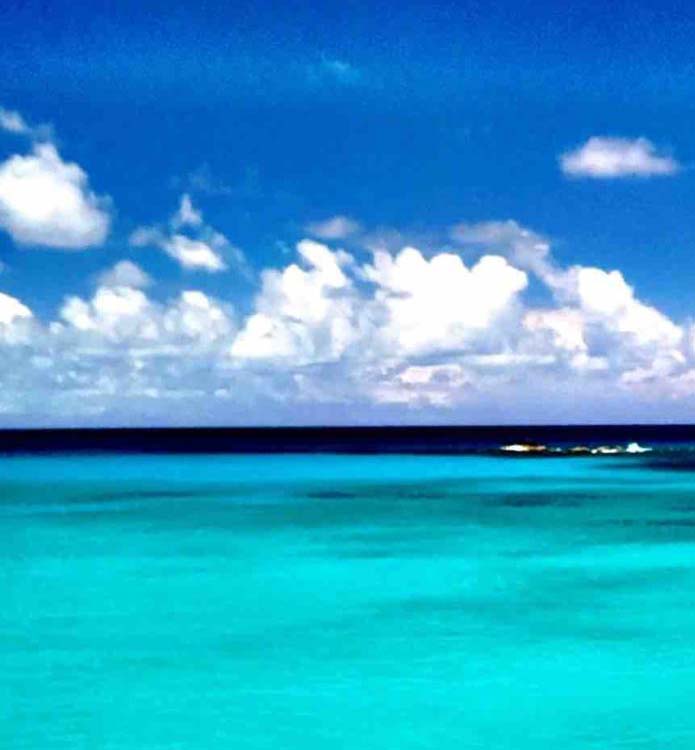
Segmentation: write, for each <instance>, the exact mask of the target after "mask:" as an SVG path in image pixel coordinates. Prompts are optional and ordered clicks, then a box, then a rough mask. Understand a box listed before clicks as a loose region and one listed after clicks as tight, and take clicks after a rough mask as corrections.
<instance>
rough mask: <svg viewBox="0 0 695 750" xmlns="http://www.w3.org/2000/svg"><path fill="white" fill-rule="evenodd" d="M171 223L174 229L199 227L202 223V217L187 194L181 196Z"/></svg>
mask: <svg viewBox="0 0 695 750" xmlns="http://www.w3.org/2000/svg"><path fill="white" fill-rule="evenodd" d="M172 223H173V225H174V226H175V227H185V226H192V227H199V226H200V225H201V224H202V223H203V215H202V214H201V213H200V211H198V210H197V209H196V208H195V207H194V205H193V201H192V200H191V196H190V195H189V194H188V193H184V194H183V195H182V196H181V202H180V203H179V208H178V211H177V212H176V213H175V214H174V218H173V219H172Z"/></svg>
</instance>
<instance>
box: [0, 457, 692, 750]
mask: <svg viewBox="0 0 695 750" xmlns="http://www.w3.org/2000/svg"><path fill="white" fill-rule="evenodd" d="M692 455H693V454H691V453H690V452H689V451H688V450H686V449H685V448H684V447H683V446H680V447H679V448H678V449H671V450H660V451H657V452H656V453H654V454H649V455H645V456H617V457H608V456H605V457H589V458H587V457H581V458H563V459H549V458H535V459H528V458H526V459H515V458H503V457H494V456H484V455H464V456H456V455H449V456H436V455H417V456H414V455H361V456H356V455H330V454H325V455H314V454H297V455H223V454H217V455H205V454H199V455H138V454H129V455H123V454H114V453H111V454H104V455H91V456H90V455H62V456H61V455H33V456H32V455H13V456H10V455H7V456H5V457H0V540H1V545H0V595H1V605H2V606H1V607H0V634H1V638H0V747H3V748H5V747H7V748H11V749H12V750H15V749H17V750H19V749H31V750H52V749H54V748H55V749H57V748H61V749H63V748H66V749H67V748H70V750H72V749H73V748H90V749H92V748H99V749H104V750H155V749H156V750H174V749H180V750H203V749H206V750H207V749H210V748H234V749H235V750H261V749H263V750H266V749H268V748H278V749H282V750H286V749H295V748H296V749H297V750H300V749H301V750H313V749H314V748H331V749H333V748H345V749H349V750H352V749H353V748H354V749H355V750H384V749H385V748H399V749H400V750H415V749H416V748H418V749H423V750H424V749H432V748H446V749H447V750H449V749H451V748H486V749H491V750H496V749H499V750H527V749H528V750H541V749H543V750H545V749H546V748H547V749H548V750H550V749H551V748H552V750H557V749H558V748H562V750H574V749H575V748H576V749H579V748H582V749H586V748H595V749H596V750H599V749H600V750H610V749H611V748H631V749H632V748H639V749H644V750H647V749H650V750H657V749H658V750H664V748H668V749H669V750H686V749H687V750H692V748H693V747H695V711H693V700H694V698H693V696H694V695H695V468H694V466H693V463H692V461H691V456H692Z"/></svg>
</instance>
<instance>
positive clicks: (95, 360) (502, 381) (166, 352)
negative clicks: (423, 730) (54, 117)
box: [0, 207, 695, 421]
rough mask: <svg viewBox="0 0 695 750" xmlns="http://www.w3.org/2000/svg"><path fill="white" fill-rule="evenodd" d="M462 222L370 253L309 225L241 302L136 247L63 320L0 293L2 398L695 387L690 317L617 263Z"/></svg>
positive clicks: (584, 399)
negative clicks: (167, 284) (161, 267)
mask: <svg viewBox="0 0 695 750" xmlns="http://www.w3.org/2000/svg"><path fill="white" fill-rule="evenodd" d="M188 208H191V207H187V208H186V209H185V210H184V212H183V213H184V214H186V213H187V211H188ZM183 218H184V217H183V216H180V217H179V220H180V221H182V220H183ZM187 221H188V222H189V223H190V222H193V223H194V224H196V225H197V219H194V218H193V216H192V215H189V216H188V219H187ZM201 221H202V219H201ZM451 236H452V237H453V238H455V241H456V243H458V248H460V250H459V249H458V248H457V247H456V246H454V247H451V246H449V247H448V248H447V249H446V250H441V251H438V252H429V253H425V252H424V251H423V250H421V249H419V248H417V247H414V246H411V245H405V246H403V247H401V248H400V249H399V250H395V251H387V250H383V249H381V250H375V251H372V252H371V253H370V254H369V255H365V256H363V257H361V259H358V258H357V257H356V256H355V255H352V254H350V253H347V252H345V251H344V250H342V249H340V248H339V247H336V246H331V245H328V244H325V243H320V242H317V241H315V240H310V239H304V240H301V241H300V242H299V243H298V244H297V245H296V258H295V259H294V260H293V261H292V262H290V263H288V264H287V265H285V266H284V267H279V268H267V269H265V270H264V271H263V272H262V273H261V276H260V285H259V288H258V291H257V294H256V296H255V298H254V301H253V305H252V309H251V310H249V311H248V312H246V313H244V314H241V313H240V311H239V310H236V309H234V308H233V307H232V306H231V305H230V304H228V303H225V302H224V301H222V300H220V299H215V298H213V297H210V296H209V295H207V294H205V293H203V292H202V291H199V290H195V289H189V290H187V291H184V292H182V293H181V294H180V295H178V296H174V297H173V298H171V299H168V300H158V299H156V296H151V294H152V295H155V293H156V284H152V286H150V287H148V286H147V285H148V283H149V282H150V281H151V280H150V279H149V278H148V277H147V276H146V275H145V274H144V272H142V270H141V269H140V268H139V267H138V266H136V265H135V264H134V263H132V261H122V262H120V263H118V264H117V265H116V266H115V267H113V268H111V269H108V270H107V271H105V272H104V273H103V274H102V275H101V276H100V277H99V279H98V283H97V286H96V288H95V290H94V292H93V294H92V295H91V296H89V297H86V298H84V297H80V296H75V295H73V296H68V297H67V298H66V299H65V300H64V301H63V303H62V305H61V306H60V308H59V309H58V310H57V311H56V315H55V317H54V318H53V319H51V320H39V319H38V318H37V316H36V315H34V314H33V313H32V311H31V310H30V309H29V306H28V305H27V304H26V303H25V302H24V301H22V300H19V299H15V298H14V297H11V296H10V295H7V294H2V295H1V296H0V346H1V347H2V356H3V358H4V361H6V362H9V363H11V366H9V367H6V368H5V369H4V370H3V372H2V374H1V375H0V385H1V386H2V394H3V395H2V397H1V398H0V413H3V414H4V415H5V418H7V417H9V416H12V415H14V416H21V415H22V414H37V413H41V414H42V415H44V417H46V418H48V419H56V420H61V419H63V420H64V419H66V418H67V417H66V415H69V417H70V418H71V419H73V420H79V419H84V418H91V417H93V418H99V419H102V420H105V421H109V420H111V421H114V420H115V421H123V420H124V419H125V420H126V421H127V419H128V418H132V415H133V414H134V413H137V414H140V415H142V414H150V415H151V414H155V415H156V414H159V415H160V417H161V416H162V415H167V417H171V412H170V409H171V408H173V407H169V406H167V404H176V405H177V407H176V408H177V409H179V410H180V411H177V412H176V413H178V414H182V415H186V414H187V415H188V419H189V420H191V421H196V419H197V421H201V419H202V420H203V421H206V420H208V421H209V420H210V419H213V420H214V417H211V416H210V413H211V412H212V413H214V414H216V415H217V417H218V418H219V417H220V415H229V414H240V413H243V414H245V415H246V418H248V417H249V414H252V413H253V411H254V409H255V408H256V407H257V406H258V405H264V407H265V408H266V412H267V409H268V407H269V405H270V408H271V412H272V408H273V407H272V405H273V404H274V405H275V407H276V412H275V413H277V414H282V413H285V412H283V409H295V410H296V409H297V408H299V409H301V408H302V404H304V405H307V407H311V408H312V409H316V408H320V406H321V405H329V406H330V407H331V408H336V407H340V406H341V405H342V406H343V407H345V408H346V409H348V410H349V413H351V414H353V415H354V414H356V413H360V412H359V410H360V409H364V410H365V412H368V413H371V414H373V415H375V414H376V415H379V414H382V413H386V412H384V411H383V410H384V409H389V408H390V409H394V408H396V409H399V410H400V412H398V413H400V414H401V415H405V416H404V417H403V418H402V421H408V419H412V418H413V415H414V414H417V413H418V412H420V411H423V410H424V411H425V412H426V413H428V414H433V413H436V414H448V415H449V418H458V419H462V418H466V416H467V415H468V417H469V418H472V417H470V415H475V414H478V413H479V411H478V410H479V409H480V406H481V404H482V405H485V406H486V408H487V409H488V411H487V413H488V414H489V415H490V418H495V419H497V420H498V421H500V420H501V421H504V419H506V420H507V421H515V420H516V419H517V418H523V415H524V414H528V413H529V412H530V413H534V414H536V415H537V416H536V418H539V416H538V415H543V414H545V415H550V416H549V418H551V417H552V415H558V414H559V415H561V416H564V418H566V419H571V418H572V416H575V417H576V418H579V417H580V416H581V415H582V414H583V409H584V408H585V405H587V404H591V405H593V408H594V409H595V408H596V404H597V403H601V402H602V400H603V401H605V400H606V399H610V400H611V401H612V402H613V403H615V402H620V403H622V404H625V403H631V404H634V405H635V408H637V409H642V410H643V411H645V410H646V411H648V408H649V404H651V403H663V401H664V399H666V400H668V401H673V402H674V403H676V402H677V401H678V399H682V398H687V397H689V396H691V395H693V394H694V393H695V350H694V349H693V342H694V336H695V329H693V327H692V326H691V325H689V324H687V323H678V322H676V321H674V320H671V319H670V318H669V317H668V316H667V315H666V314H664V313H663V312H661V311H660V310H658V309H656V308H655V307H654V306H652V305H650V304H649V303H648V302H646V301H644V300H642V299H640V297H639V296H638V295H637V293H636V292H635V290H634V289H633V288H632V287H631V286H630V285H629V283H628V282H627V281H626V280H625V278H624V276H623V275H622V273H621V272H620V271H618V270H615V269H602V268H597V267H591V266H580V265H578V266H570V267H562V266H561V265H559V264H558V263H557V262H556V261H555V259H554V258H553V255H552V252H551V248H550V244H549V243H548V241H547V240H546V239H545V238H543V237H541V236H540V235H538V234H536V233H534V232H533V231H531V230H529V229H526V228H524V227H522V226H520V225H519V224H517V223H515V222H487V223H484V224H462V225H457V226H456V227H454V228H453V229H452V230H451ZM367 252H368V251H367V250H365V251H364V253H367ZM462 253H465V256H466V257H469V256H470V255H471V253H473V254H474V256H475V257H474V258H473V259H472V260H470V261H467V262H464V260H463V255H462ZM532 285H534V286H536V287H537V288H538V289H540V292H541V293H540V295H539V294H538V292H536V293H535V294H534V295H531V293H530V287H531V286H532ZM146 287H147V290H146ZM150 289H153V292H152V293H150ZM495 408H497V409H498V412H495V411H494V409H495ZM491 409H492V411H490V410H491ZM148 410H149V411H148ZM432 410H434V412H433V411H432ZM295 413H296V412H295ZM388 413H390V414H393V412H392V411H391V412H388ZM633 413H634V412H633ZM128 415H130V417H129V416H128ZM205 415H207V416H205ZM407 415H411V416H410V417H408V416H407ZM182 418H184V417H182Z"/></svg>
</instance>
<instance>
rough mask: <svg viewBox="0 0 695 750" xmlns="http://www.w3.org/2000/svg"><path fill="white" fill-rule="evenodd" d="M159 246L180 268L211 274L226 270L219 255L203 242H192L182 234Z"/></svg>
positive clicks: (225, 265) (168, 239) (169, 238)
mask: <svg viewBox="0 0 695 750" xmlns="http://www.w3.org/2000/svg"><path fill="white" fill-rule="evenodd" d="M160 246H161V248H162V249H163V250H164V252H165V253H166V254H167V255H168V256H169V257H170V258H174V260H176V261H178V262H179V264H180V265H181V266H182V268H188V269H193V270H195V269H200V270H202V271H209V272H211V273H215V272H217V271H224V270H225V269H226V268H227V264H226V263H225V262H224V261H223V260H222V257H221V256H220V255H219V253H218V252H217V251H216V250H215V249H214V248H213V247H212V246H211V245H210V244H208V243H207V242H203V240H192V239H191V238H190V237H186V236H185V235H183V234H174V235H172V236H171V237H168V238H167V239H165V240H164V241H163V242H162V243H161V245H160Z"/></svg>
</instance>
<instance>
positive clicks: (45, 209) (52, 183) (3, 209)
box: [0, 143, 109, 250]
mask: <svg viewBox="0 0 695 750" xmlns="http://www.w3.org/2000/svg"><path fill="white" fill-rule="evenodd" d="M0 227H2V228H3V229H5V230H6V231H7V232H9V234H10V235H11V236H12V238H13V239H14V240H15V241H16V242H18V243H20V244H26V245H42V246H45V247H52V248H63V249H73V250H77V249H83V248H87V247H92V246H95V245H100V244H102V243H103V241H104V240H105V239H106V235H107V234H108V231H109V215H108V212H107V211H106V208H105V201H104V199H102V198H99V197H97V196H96V195H95V194H94V193H93V192H91V190H90V189H89V184H88V179H87V174H86V173H85V172H84V170H83V169H82V168H81V167H79V166H78V165H77V164H74V163H71V162H64V161H63V160H62V159H61V157H60V154H59V153H58V151H57V150H56V148H55V146H53V145H52V144H50V143H41V144H37V145H35V146H34V148H33V151H32V153H31V154H30V155H27V156H19V155H15V156H12V157H10V158H9V159H7V160H6V161H5V162H3V163H2V164H0Z"/></svg>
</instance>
